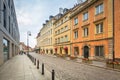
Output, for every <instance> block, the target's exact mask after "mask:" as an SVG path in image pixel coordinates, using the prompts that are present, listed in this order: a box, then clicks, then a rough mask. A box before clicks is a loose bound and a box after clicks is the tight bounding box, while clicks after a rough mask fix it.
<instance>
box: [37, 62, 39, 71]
mask: <svg viewBox="0 0 120 80" xmlns="http://www.w3.org/2000/svg"><path fill="white" fill-rule="evenodd" d="M37 69H39V60H37Z"/></svg>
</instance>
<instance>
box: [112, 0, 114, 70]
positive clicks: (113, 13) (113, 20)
mask: <svg viewBox="0 0 120 80" xmlns="http://www.w3.org/2000/svg"><path fill="white" fill-rule="evenodd" d="M112 6H113V62H114V61H115V50H114V48H115V47H114V45H115V40H114V38H115V33H114V32H115V31H114V30H115V26H114V25H115V23H114V0H113V4H112ZM113 68H114V64H113Z"/></svg>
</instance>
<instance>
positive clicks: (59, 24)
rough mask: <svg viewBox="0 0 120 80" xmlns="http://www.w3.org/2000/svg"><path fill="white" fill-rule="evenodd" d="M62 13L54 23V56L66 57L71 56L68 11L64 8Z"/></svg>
mask: <svg viewBox="0 0 120 80" xmlns="http://www.w3.org/2000/svg"><path fill="white" fill-rule="evenodd" d="M62 11H63V12H62V13H63V14H62V15H61V16H60V17H59V18H58V19H56V21H55V22H54V50H55V53H56V54H59V55H61V56H68V55H70V54H71V51H70V50H71V47H70V41H71V25H70V10H68V9H66V8H65V9H63V10H62ZM60 13H61V11H60ZM59 15H60V14H58V15H57V16H59Z"/></svg>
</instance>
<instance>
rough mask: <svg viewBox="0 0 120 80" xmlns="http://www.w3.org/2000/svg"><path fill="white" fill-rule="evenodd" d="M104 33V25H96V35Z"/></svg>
mask: <svg viewBox="0 0 120 80" xmlns="http://www.w3.org/2000/svg"><path fill="white" fill-rule="evenodd" d="M100 33H103V23H99V24H96V34H100Z"/></svg>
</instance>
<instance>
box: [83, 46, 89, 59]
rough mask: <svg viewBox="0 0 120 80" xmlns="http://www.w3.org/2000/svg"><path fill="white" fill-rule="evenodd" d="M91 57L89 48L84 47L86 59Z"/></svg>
mask: <svg viewBox="0 0 120 80" xmlns="http://www.w3.org/2000/svg"><path fill="white" fill-rule="evenodd" d="M88 57H89V47H88V46H85V47H84V58H88Z"/></svg>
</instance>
